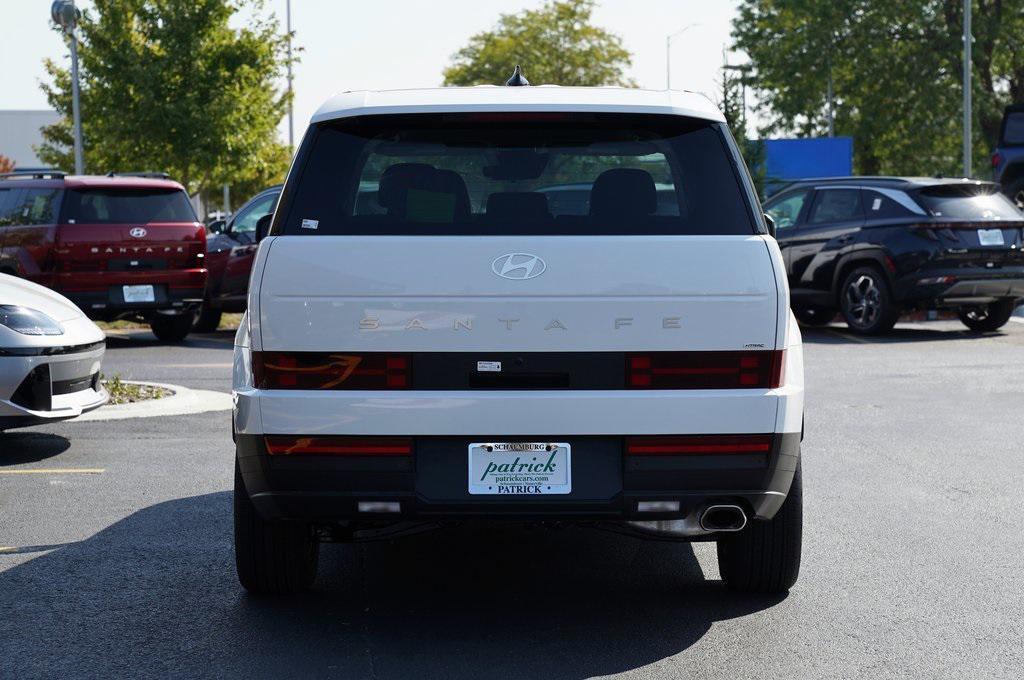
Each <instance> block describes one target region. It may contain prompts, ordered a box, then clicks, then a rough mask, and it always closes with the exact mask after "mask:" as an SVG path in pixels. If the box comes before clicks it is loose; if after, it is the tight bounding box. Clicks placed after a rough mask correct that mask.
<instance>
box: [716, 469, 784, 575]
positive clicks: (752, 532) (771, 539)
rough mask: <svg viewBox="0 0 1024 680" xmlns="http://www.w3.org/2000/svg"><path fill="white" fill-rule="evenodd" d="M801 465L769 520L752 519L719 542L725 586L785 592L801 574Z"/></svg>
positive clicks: (720, 563) (719, 567) (719, 562)
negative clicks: (781, 502) (780, 505)
mask: <svg viewBox="0 0 1024 680" xmlns="http://www.w3.org/2000/svg"><path fill="white" fill-rule="evenodd" d="M801 476H802V475H801V472H800V466H799V465H797V468H796V474H795V475H794V476H793V484H792V486H790V488H789V495H787V496H786V501H785V502H784V503H783V504H782V507H781V508H779V511H778V512H777V513H776V514H775V517H773V518H772V519H771V520H769V521H763V520H753V521H752V522H750V524H749V525H747V527H746V528H745V529H744V530H743V531H739V532H737V533H735V534H729V535H727V537H726V538H721V539H719V540H718V546H717V547H718V571H719V573H720V574H721V575H722V580H723V581H725V584H726V585H727V586H728V587H729V588H731V589H733V590H740V591H744V592H750V593H785V592H786V591H788V590H789V589H790V588H791V587H792V586H793V584H794V583H796V579H797V577H798V576H799V575H800V551H801V544H802V541H803V521H804V510H803V508H804V496H803V483H802V481H801Z"/></svg>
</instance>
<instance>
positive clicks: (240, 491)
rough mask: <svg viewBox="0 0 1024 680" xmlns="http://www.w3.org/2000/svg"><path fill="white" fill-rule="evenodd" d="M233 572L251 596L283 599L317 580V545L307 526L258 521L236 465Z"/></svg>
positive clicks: (285, 521) (318, 552)
mask: <svg viewBox="0 0 1024 680" xmlns="http://www.w3.org/2000/svg"><path fill="white" fill-rule="evenodd" d="M234 505H235V569H236V570H237V572H238V581H239V582H240V583H241V584H242V587H243V588H245V589H246V590H248V591H249V592H250V593H255V594H265V595H286V594H291V593H299V592H302V591H304V590H307V589H309V587H310V586H311V585H313V581H314V580H315V579H316V567H317V563H318V562H319V560H320V544H319V543H318V542H317V541H316V540H315V539H314V538H313V530H312V527H310V526H309V524H307V523H306V522H292V521H287V520H267V519H263V518H262V517H260V515H259V513H258V512H256V507H255V506H254V505H253V504H252V500H251V499H250V498H249V493H248V492H247V491H246V490H245V482H244V481H243V480H242V473H241V472H239V470H238V462H237V461H236V462H235V503H234Z"/></svg>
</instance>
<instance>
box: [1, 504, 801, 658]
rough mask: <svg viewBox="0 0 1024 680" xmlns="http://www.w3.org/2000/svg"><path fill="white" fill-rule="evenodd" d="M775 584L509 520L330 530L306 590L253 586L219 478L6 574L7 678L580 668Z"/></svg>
mask: <svg viewBox="0 0 1024 680" xmlns="http://www.w3.org/2000/svg"><path fill="white" fill-rule="evenodd" d="M16 557H22V558H23V557H24V555H21V556H11V557H8V556H5V555H3V554H0V567H2V566H4V561H5V560H8V559H15V558H16ZM8 564H9V563H8ZM780 600H781V598H755V599H751V598H749V597H741V596H736V595H732V594H731V593H729V592H727V591H726V590H725V589H724V588H723V587H722V585H721V583H720V582H718V581H705V580H704V576H703V574H702V573H701V570H700V566H699V564H698V563H697V560H696V558H695V556H694V553H693V550H692V549H691V547H690V546H689V545H686V544H675V543H651V542H642V541H636V540H633V539H630V538H625V537H620V536H615V535H610V534H604V533H599V532H596V531H593V530H583V529H564V530H543V531H542V530H529V529H523V528H518V527H496V528H490V529H485V528H457V529H448V530H445V531H443V532H435V533H431V534H423V535H419V536H415V537H411V538H407V539H402V540H398V541H389V542H382V543H370V544H362V545H359V546H344V545H332V546H325V550H324V555H323V557H322V561H321V566H320V579H319V580H318V583H317V588H316V590H314V591H313V592H311V593H308V594H306V595H303V596H301V597H296V598H280V599H274V598H256V597H252V596H249V595H247V594H245V593H244V591H242V590H241V588H240V587H239V586H238V584H237V581H236V580H235V575H234V566H233V555H232V549H231V499H230V494H229V493H227V492H223V493H215V494H208V495H203V496H196V497H192V498H186V499H181V500H174V501H169V502H165V503H160V504H158V505H154V506H152V507H149V508H146V509H144V510H141V511H139V512H136V513H135V514H133V515H131V516H129V517H127V518H126V519H124V520H121V521H119V522H117V523H116V524H113V525H112V526H110V527H108V528H107V529H104V530H103V531H101V532H99V533H98V534H96V535H94V536H92V537H91V538H88V539H86V540H83V541H79V542H76V543H70V544H66V545H65V546H63V547H59V548H57V549H56V550H53V551H52V552H49V553H47V554H45V555H41V556H39V557H36V558H34V559H30V560H29V561H27V562H24V563H23V564H19V565H17V566H9V567H8V568H7V570H6V571H4V572H0V605H2V607H0V608H2V609H3V610H4V611H5V612H7V614H5V615H4V616H3V617H0V641H2V643H0V644H2V645H3V648H4V650H5V651H4V653H3V657H4V659H5V662H4V664H3V666H2V667H0V676H2V677H18V678H26V677H35V676H40V675H45V676H49V677H53V676H71V677H82V676H91V677H111V676H131V677H142V676H167V675H172V676H178V677H181V676H186V677H187V676H197V675H201V676H218V677H222V676H223V677H243V676H254V675H255V676H260V677H268V676H269V677H297V676H306V677H325V676H338V677H352V676H356V677H368V676H370V677H381V678H390V677H393V678H433V677H446V678H535V677H566V678H586V677H591V676H594V675H604V674H611V673H617V672H622V671H627V670H630V669H634V668H638V667H641V666H645V665H647V664H651V663H654V662H657V661H659V660H662V659H665V658H666V657H670V656H672V655H675V654H678V653H679V652H681V651H683V650H685V649H686V648H688V647H689V646H691V645H693V644H694V643H695V642H697V641H698V640H699V639H700V638H701V637H702V636H703V635H704V634H705V633H706V632H707V631H708V630H709V628H710V627H711V625H712V624H713V623H714V622H715V621H720V620H724V619H730V618H734V617H739V616H743V615H745V614H749V613H752V612H755V611H758V610H761V609H764V608H767V607H770V606H772V605H773V604H776V603H778V602H779V601H780Z"/></svg>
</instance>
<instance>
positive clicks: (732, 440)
mask: <svg viewBox="0 0 1024 680" xmlns="http://www.w3.org/2000/svg"><path fill="white" fill-rule="evenodd" d="M772 438H773V435H770V434H756V435H677V436H673V435H657V436H639V437H628V438H627V439H626V455H629V456H685V455H714V454H744V453H752V454H767V453H770V452H771V448H772Z"/></svg>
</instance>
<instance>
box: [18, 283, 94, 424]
mask: <svg viewBox="0 0 1024 680" xmlns="http://www.w3.org/2000/svg"><path fill="white" fill-rule="evenodd" d="M105 347H106V344H105V341H104V335H103V331H101V330H100V329H99V328H97V326H96V324H94V323H93V322H92V321H90V320H89V319H87V318H86V317H85V315H84V314H82V310H80V309H79V308H78V307H76V306H75V305H74V304H73V303H72V302H71V301H70V300H68V299H67V298H65V297H63V296H62V295H59V294H57V293H55V292H53V291H52V290H50V289H48V288H44V287H43V286H40V285H37V284H35V283H32V282H30V281H25V280H24V279H19V278H17V277H14V276H8V275H6V274H0V431H3V430H5V429H8V428H12V427H25V426H28V425H36V424H39V423H46V422H53V421H57V420H66V419H68V418H74V417H76V416H79V415H81V414H82V413H85V412H86V411H91V410H92V409H94V408H98V407H99V406H102V405H103V404H104V403H106V401H107V392H106V390H104V389H103V386H102V385H100V361H101V360H102V359H103V351H104V349H105Z"/></svg>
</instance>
